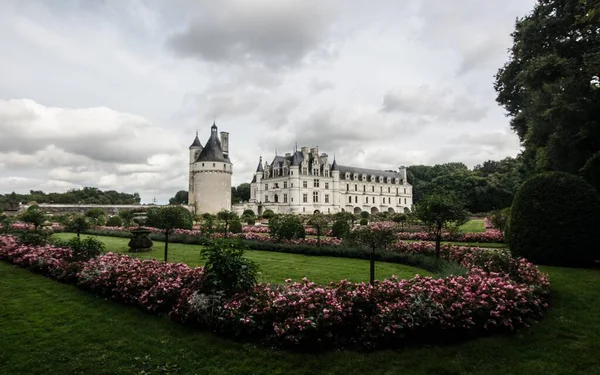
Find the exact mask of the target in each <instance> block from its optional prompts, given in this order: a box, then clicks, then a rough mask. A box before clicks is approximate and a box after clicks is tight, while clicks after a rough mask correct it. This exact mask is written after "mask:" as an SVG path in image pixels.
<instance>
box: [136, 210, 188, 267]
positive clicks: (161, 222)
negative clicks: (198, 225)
mask: <svg viewBox="0 0 600 375" xmlns="http://www.w3.org/2000/svg"><path fill="white" fill-rule="evenodd" d="M146 224H147V225H149V226H153V227H155V228H159V229H162V230H163V233H164V234H165V263H166V262H167V254H168V251H169V235H170V234H171V233H173V231H174V230H175V229H178V228H179V229H192V214H191V213H190V211H188V210H186V209H185V208H184V207H181V206H169V207H161V208H158V207H156V208H151V209H149V210H148V219H147V220H146Z"/></svg>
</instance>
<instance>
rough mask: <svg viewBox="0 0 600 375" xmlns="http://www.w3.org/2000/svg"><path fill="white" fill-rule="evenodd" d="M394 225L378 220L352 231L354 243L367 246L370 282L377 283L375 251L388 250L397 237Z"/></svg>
mask: <svg viewBox="0 0 600 375" xmlns="http://www.w3.org/2000/svg"><path fill="white" fill-rule="evenodd" d="M395 233H396V231H395V229H394V226H393V225H392V224H390V223H387V222H377V223H373V224H371V225H368V226H361V227H359V228H357V229H355V230H353V231H352V232H351V233H350V241H351V242H352V243H355V244H358V245H362V246H365V247H367V248H368V249H369V250H370V251H371V252H370V255H369V263H370V264H369V275H370V277H369V282H370V283H371V285H373V284H374V283H375V252H376V251H377V250H386V249H387V248H388V246H389V245H390V244H391V243H392V242H393V241H394V240H395V239H396V237H395Z"/></svg>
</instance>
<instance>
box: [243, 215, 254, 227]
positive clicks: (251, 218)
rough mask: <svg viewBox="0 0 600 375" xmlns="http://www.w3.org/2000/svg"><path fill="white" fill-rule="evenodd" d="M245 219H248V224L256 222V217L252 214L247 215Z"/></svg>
mask: <svg viewBox="0 0 600 375" xmlns="http://www.w3.org/2000/svg"><path fill="white" fill-rule="evenodd" d="M245 221H246V224H248V225H254V224H256V219H255V218H253V217H250V216H246V217H245Z"/></svg>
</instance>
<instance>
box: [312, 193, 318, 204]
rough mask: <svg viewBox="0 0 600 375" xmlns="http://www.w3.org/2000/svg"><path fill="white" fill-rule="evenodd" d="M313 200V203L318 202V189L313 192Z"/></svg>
mask: <svg viewBox="0 0 600 375" xmlns="http://www.w3.org/2000/svg"><path fill="white" fill-rule="evenodd" d="M313 202H314V203H317V202H319V192H318V191H314V192H313Z"/></svg>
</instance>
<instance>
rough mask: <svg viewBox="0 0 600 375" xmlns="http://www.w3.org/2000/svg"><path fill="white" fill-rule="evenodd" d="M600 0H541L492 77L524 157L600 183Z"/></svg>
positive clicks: (519, 23) (537, 165)
mask: <svg viewBox="0 0 600 375" xmlns="http://www.w3.org/2000/svg"><path fill="white" fill-rule="evenodd" d="M599 21H600V1H598V0H539V1H538V3H537V4H536V5H535V7H534V9H533V11H532V12H531V13H530V14H529V15H527V16H525V17H523V18H521V19H519V20H517V23H516V28H515V31H514V32H513V34H512V37H513V46H512V48H511V50H510V58H509V61H508V62H507V63H506V64H505V65H504V67H503V68H501V69H500V70H499V72H498V74H497V76H496V82H495V89H496V91H497V93H498V97H497V101H498V103H500V104H501V105H502V106H503V107H504V108H505V109H506V110H507V111H508V116H509V117H510V118H511V123H510V125H511V127H512V129H513V130H514V131H515V132H516V133H517V135H518V136H519V138H520V140H521V142H522V144H523V146H524V151H523V156H524V160H525V162H526V163H527V165H528V166H529V167H531V168H532V169H534V170H536V171H544V170H559V171H565V172H569V173H572V174H578V175H581V176H583V177H584V178H586V179H587V180H588V181H589V182H590V183H592V184H593V185H594V186H595V187H596V189H599V188H600V83H599V78H598V76H599V75H600V27H599V26H598V25H599Z"/></svg>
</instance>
